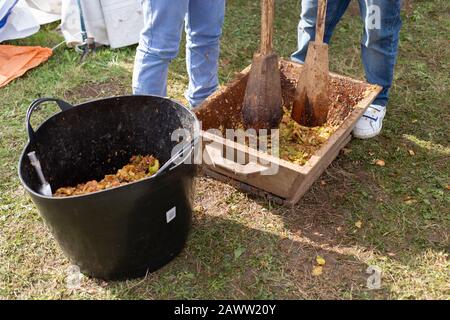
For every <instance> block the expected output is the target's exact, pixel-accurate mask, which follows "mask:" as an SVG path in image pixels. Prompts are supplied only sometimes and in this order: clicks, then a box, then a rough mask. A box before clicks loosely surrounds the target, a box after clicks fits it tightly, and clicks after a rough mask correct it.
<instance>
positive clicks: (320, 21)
mask: <svg viewBox="0 0 450 320" xmlns="http://www.w3.org/2000/svg"><path fill="white" fill-rule="evenodd" d="M318 2H319V5H318V7H317V21H316V38H315V42H316V43H319V44H321V43H323V35H324V33H325V18H326V15H327V0H318Z"/></svg>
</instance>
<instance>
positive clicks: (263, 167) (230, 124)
mask: <svg viewBox="0 0 450 320" xmlns="http://www.w3.org/2000/svg"><path fill="white" fill-rule="evenodd" d="M302 68H303V67H302V65H300V64H297V63H293V62H290V61H285V60H280V74H281V83H282V94H283V100H284V102H285V104H289V103H292V101H293V97H294V94H295V86H296V79H298V78H299V75H300V74H301V72H302ZM249 69H250V67H247V68H246V69H244V70H243V71H242V72H241V73H239V74H238V75H237V76H236V78H235V79H234V80H233V81H231V82H230V83H229V84H228V85H227V86H225V87H223V88H221V89H220V90H218V91H217V92H216V93H215V94H214V95H212V96H211V97H209V98H208V99H207V100H206V101H205V102H204V103H203V104H202V105H201V106H200V107H199V108H198V109H197V110H196V114H197V117H198V118H199V120H200V121H201V122H202V129H203V131H202V136H203V139H204V143H203V151H204V154H205V155H206V157H205V159H206V163H204V164H203V166H204V171H205V172H207V173H208V172H209V175H212V176H215V177H216V178H219V177H228V178H230V180H229V181H230V182H233V183H234V185H235V186H237V187H238V188H239V189H244V191H247V192H251V193H254V194H259V195H263V194H266V195H271V196H272V197H275V198H278V199H281V200H280V201H282V202H283V203H284V204H287V205H293V204H295V203H297V202H298V201H299V200H300V198H301V197H302V195H303V194H304V193H305V192H306V191H307V190H308V189H309V188H310V187H311V185H312V184H313V183H314V181H315V180H316V179H317V178H318V177H319V176H320V175H321V174H322V172H323V171H324V170H325V169H326V168H327V167H328V166H329V165H330V163H331V162H332V161H333V160H334V158H335V157H336V156H337V155H338V154H339V151H340V150H341V149H342V148H343V147H344V146H345V145H346V144H347V143H348V142H349V141H350V139H351V131H352V130H353V128H354V126H355V123H356V121H357V120H358V119H359V118H360V117H361V115H362V114H363V113H364V111H365V110H366V109H367V107H368V106H369V105H370V103H372V101H373V100H374V99H375V98H376V96H377V95H378V93H379V92H380V91H381V87H379V86H376V85H370V84H367V83H364V82H362V81H359V80H354V79H351V78H348V77H345V76H341V75H337V74H334V73H330V77H331V78H336V79H339V78H340V79H343V80H345V81H347V82H351V83H352V85H355V86H362V88H363V89H364V98H363V99H362V100H361V101H359V102H358V103H357V105H355V106H354V108H353V111H352V112H351V114H349V116H348V117H347V118H346V119H345V120H344V121H343V123H342V124H341V125H340V127H339V128H338V129H337V130H336V131H335V132H334V133H333V134H332V135H331V136H330V138H329V139H328V141H327V142H326V143H325V144H324V145H323V146H322V147H321V148H320V149H319V150H318V151H317V152H316V153H315V154H314V155H313V156H312V157H311V158H310V159H309V160H308V161H307V163H306V164H305V165H303V166H300V165H297V164H294V163H291V162H288V161H286V160H283V159H280V158H278V157H275V156H272V155H270V154H267V153H264V152H261V151H258V150H256V149H253V148H250V147H248V146H246V145H245V144H241V143H239V142H235V141H231V140H227V139H225V138H224V137H221V136H220V132H221V131H223V129H224V128H236V125H237V124H238V123H240V122H241V108H242V102H243V98H244V93H245V87H246V81H247V79H248V73H249ZM214 128H216V129H219V130H217V131H218V133H216V134H214V133H211V132H206V130H208V129H214ZM225 149H228V150H232V151H233V154H234V155H235V156H236V158H237V157H238V156H243V157H244V158H245V159H246V162H245V163H238V162H237V161H235V160H236V159H227V158H226V157H225V156H224V155H223V151H224V150H225ZM273 167H277V168H278V172H277V173H276V174H274V175H267V174H266V173H267V172H269V171H268V170H269V168H273ZM212 173H214V174H212ZM219 180H223V179H219ZM233 183H232V184H233ZM256 191H258V192H256Z"/></svg>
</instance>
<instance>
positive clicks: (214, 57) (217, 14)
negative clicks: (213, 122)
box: [185, 0, 225, 107]
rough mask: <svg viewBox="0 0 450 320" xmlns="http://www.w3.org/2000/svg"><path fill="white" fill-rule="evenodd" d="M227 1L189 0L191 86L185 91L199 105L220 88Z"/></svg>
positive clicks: (188, 97) (187, 38) (187, 25)
mask: <svg viewBox="0 0 450 320" xmlns="http://www.w3.org/2000/svg"><path fill="white" fill-rule="evenodd" d="M224 15H225V0H208V1H205V0H189V9H188V13H187V16H186V66H187V70H188V74H189V86H188V89H187V91H186V93H185V96H186V99H187V100H188V101H189V103H190V104H191V106H193V107H195V106H198V105H199V104H200V103H201V102H202V101H203V100H205V99H206V98H207V97H208V96H210V95H211V94H212V93H213V92H214V91H215V90H216V89H217V87H218V85H219V80H218V76H217V69H218V65H219V51H220V50H219V44H220V36H221V34H222V24H223V19H224Z"/></svg>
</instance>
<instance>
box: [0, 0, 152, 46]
mask: <svg viewBox="0 0 450 320" xmlns="http://www.w3.org/2000/svg"><path fill="white" fill-rule="evenodd" d="M16 2H17V4H16ZM80 2H81V7H82V12H83V18H84V22H85V25H86V31H87V34H88V36H89V37H92V38H94V40H95V41H96V42H97V43H101V44H104V45H110V46H111V47H112V48H120V47H124V46H128V45H131V44H135V43H137V42H138V41H139V33H140V30H141V29H142V28H143V26H144V19H143V16H142V10H141V5H140V0H81V1H80ZM14 5H15V6H14ZM12 7H13V9H12V11H11V14H10V16H9V17H8V19H7V23H6V25H5V26H3V27H1V26H0V42H2V41H5V40H11V39H19V38H24V37H28V36H30V35H32V34H33V33H35V32H37V31H38V30H39V26H40V25H42V24H46V23H50V22H53V21H57V20H59V19H61V31H62V33H63V36H64V38H65V40H66V42H67V44H68V45H69V46H73V45H75V44H79V43H81V42H82V39H81V25H80V12H79V10H78V3H77V0H0V21H1V19H2V18H3V17H4V16H5V15H6V14H7V13H8V12H9V10H10V9H11V8H12Z"/></svg>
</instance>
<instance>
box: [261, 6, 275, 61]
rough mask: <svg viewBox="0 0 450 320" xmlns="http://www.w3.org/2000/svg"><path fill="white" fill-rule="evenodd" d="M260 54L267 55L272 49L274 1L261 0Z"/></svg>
mask: <svg viewBox="0 0 450 320" xmlns="http://www.w3.org/2000/svg"><path fill="white" fill-rule="evenodd" d="M261 11H262V12H261V54H262V55H268V54H270V53H271V52H272V47H273V44H272V42H273V18H274V13H275V0H261Z"/></svg>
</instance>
